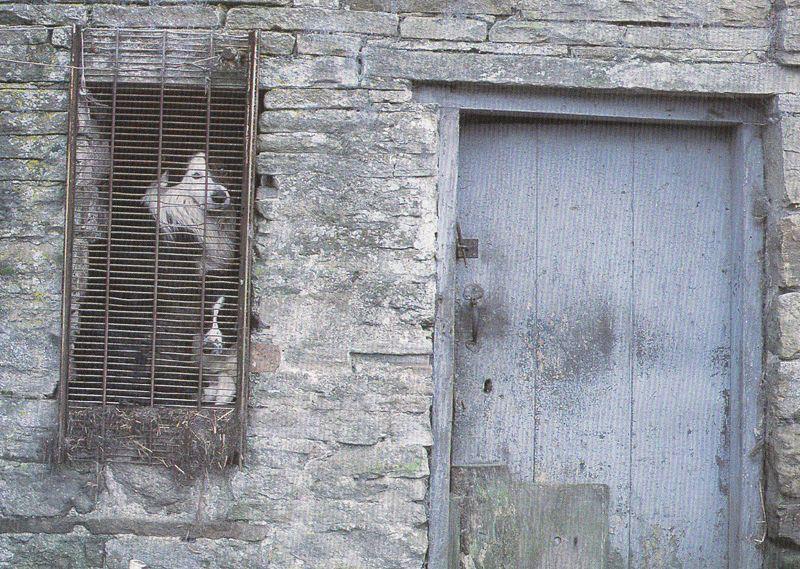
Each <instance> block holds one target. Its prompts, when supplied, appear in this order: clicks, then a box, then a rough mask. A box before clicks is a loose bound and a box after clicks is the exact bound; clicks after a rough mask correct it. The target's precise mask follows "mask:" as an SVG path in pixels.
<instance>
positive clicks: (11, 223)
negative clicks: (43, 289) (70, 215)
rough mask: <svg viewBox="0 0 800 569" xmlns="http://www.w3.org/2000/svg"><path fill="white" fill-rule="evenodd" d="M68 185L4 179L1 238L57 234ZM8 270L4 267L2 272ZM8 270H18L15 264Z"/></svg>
mask: <svg viewBox="0 0 800 569" xmlns="http://www.w3.org/2000/svg"><path fill="white" fill-rule="evenodd" d="M63 200H64V185H63V184H62V183H58V182H50V183H47V182H34V181H30V182H25V181H19V180H7V181H2V182H0V217H2V218H3V221H4V222H3V224H1V225H0V237H24V236H27V237H30V236H32V235H43V236H44V235H48V234H49V235H55V234H57V233H58V232H60V231H62V228H63V225H64V201H63ZM3 270H4V269H0V273H2V271H3ZM5 270H7V271H9V270H14V272H16V270H17V269H14V267H11V268H6V269H5Z"/></svg>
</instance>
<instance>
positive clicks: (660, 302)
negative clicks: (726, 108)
mask: <svg viewBox="0 0 800 569" xmlns="http://www.w3.org/2000/svg"><path fill="white" fill-rule="evenodd" d="M733 139H734V132H733V130H732V129H725V128H713V127H696V126H674V125H653V124H650V125H646V124H638V125H635V124H627V123H619V122H617V123H601V122H569V121H560V120H532V121H527V122H524V121H521V120H519V119H508V120H498V119H496V118H495V119H488V118H483V119H481V118H475V119H468V120H465V121H464V122H463V123H462V130H461V138H460V149H459V176H458V190H457V192H458V193H457V195H458V212H457V220H458V224H459V229H460V232H461V235H462V237H463V238H465V239H468V238H475V239H478V240H479V246H478V248H479V256H478V258H475V259H463V260H459V261H458V263H457V267H456V276H455V279H456V342H455V366H456V367H455V369H456V380H455V392H454V425H453V441H452V444H453V447H452V464H453V467H454V468H459V467H476V466H481V465H506V466H507V467H508V470H509V471H510V473H511V476H512V478H513V479H514V480H515V481H518V482H530V483H537V484H543V485H550V484H552V485H560V487H561V488H563V485H571V484H574V485H576V486H577V485H584V487H585V485H586V484H596V485H604V486H607V487H608V492H607V493H606V495H607V496H608V504H607V511H608V525H609V543H608V548H609V558H608V559H609V562H608V566H609V567H612V568H617V567H630V568H670V569H673V568H678V567H680V568H709V569H712V568H713V569H720V568H722V567H727V566H728V565H729V562H728V551H729V540H730V539H734V538H731V537H729V529H730V528H729V522H730V519H729V508H730V504H729V490H728V489H729V483H730V480H731V477H733V476H736V473H732V472H731V467H730V466H729V465H730V464H731V461H730V459H729V458H730V457H729V447H730V442H729V439H730V425H729V415H730V401H729V394H730V385H731V377H732V374H733V373H735V371H736V370H732V369H731V337H732V335H731V319H732V316H731V315H732V309H731V304H732V290H731V276H732V266H731V265H732V263H733V254H732V247H733V245H732V243H733V239H732V225H733V221H732V202H733V197H732V196H733V191H732V179H731V178H732V175H733V174H732V171H733V167H734V164H733V162H734V159H733V154H732V148H733ZM471 285H478V286H479V287H480V289H481V290H482V292H483V295H482V297H481V298H480V299H479V300H473V301H472V302H470V301H469V300H468V298H470V295H472V297H473V298H474V296H475V294H474V293H475V290H476V289H475V287H471ZM454 491H455V490H454ZM730 535H735V532H731V533H730ZM537 539H538V538H537ZM576 543H577V542H576ZM548 567H549V565H548Z"/></svg>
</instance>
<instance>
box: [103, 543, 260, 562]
mask: <svg viewBox="0 0 800 569" xmlns="http://www.w3.org/2000/svg"><path fill="white" fill-rule="evenodd" d="M131 559H136V560H139V561H141V562H142V563H143V564H144V565H146V566H147V568H148V569H174V568H176V567H180V568H181V569H207V568H209V567H213V568H214V569H241V568H242V567H269V566H271V565H273V559H272V553H271V547H270V545H269V543H261V544H259V543H245V542H242V541H238V540H233V539H215V540H212V539H198V540H193V541H192V542H189V541H186V540H183V539H181V538H177V537H175V538H159V537H146V536H135V535H120V536H116V537H113V538H111V539H109V540H108V541H107V542H106V558H105V564H104V565H103V567H104V569H130V566H129V562H130V560H131Z"/></svg>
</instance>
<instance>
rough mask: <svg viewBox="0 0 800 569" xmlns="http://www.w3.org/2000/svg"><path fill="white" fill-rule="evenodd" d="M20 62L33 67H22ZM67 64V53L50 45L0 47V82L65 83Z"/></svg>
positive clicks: (67, 74) (68, 56)
mask: <svg viewBox="0 0 800 569" xmlns="http://www.w3.org/2000/svg"><path fill="white" fill-rule="evenodd" d="M0 6H2V5H0ZM20 61H29V62H32V63H33V65H23V64H20V63H19V62H20ZM69 62H70V55H69V53H68V52H66V51H63V50H56V49H55V48H54V47H53V46H52V45H50V44H36V45H24V44H23V45H16V44H14V45H0V81H8V82H29V81H32V82H36V81H66V80H67V79H68V77H69V71H68V65H69Z"/></svg>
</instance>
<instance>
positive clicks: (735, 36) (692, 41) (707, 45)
mask: <svg viewBox="0 0 800 569" xmlns="http://www.w3.org/2000/svg"><path fill="white" fill-rule="evenodd" d="M770 42H771V30H769V29H768V28H684V27H678V28H660V27H650V26H628V27H626V28H625V37H624V43H625V44H626V45H629V46H631V47H645V48H648V47H649V48H661V49H707V50H727V51H730V50H734V51H735V50H739V51H741V50H756V51H767V50H768V49H769V48H770Z"/></svg>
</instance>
